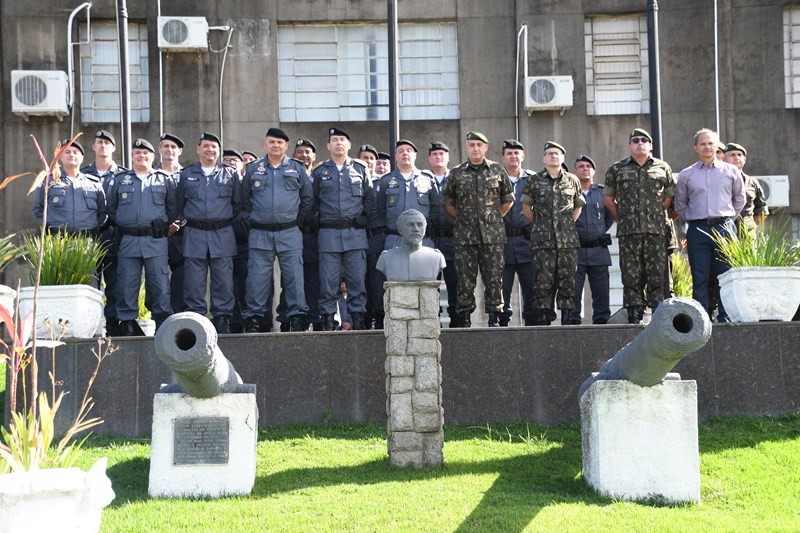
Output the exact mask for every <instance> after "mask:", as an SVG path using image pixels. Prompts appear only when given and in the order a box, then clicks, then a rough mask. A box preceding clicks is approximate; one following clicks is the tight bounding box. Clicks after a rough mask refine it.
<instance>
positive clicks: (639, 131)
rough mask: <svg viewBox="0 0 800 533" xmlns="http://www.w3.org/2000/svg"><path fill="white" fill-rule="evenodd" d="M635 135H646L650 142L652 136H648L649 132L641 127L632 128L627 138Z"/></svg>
mask: <svg viewBox="0 0 800 533" xmlns="http://www.w3.org/2000/svg"><path fill="white" fill-rule="evenodd" d="M637 136H641V137H647V139H648V140H649V141H650V142H653V138H652V137H651V136H650V134H649V133H648V132H647V130H643V129H642V128H633V129H632V130H631V133H630V135H628V139H630V138H631V137H637Z"/></svg>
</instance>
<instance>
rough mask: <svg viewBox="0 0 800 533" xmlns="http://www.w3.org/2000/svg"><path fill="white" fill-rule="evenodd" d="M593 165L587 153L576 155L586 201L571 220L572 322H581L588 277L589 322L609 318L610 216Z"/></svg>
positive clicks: (576, 172) (598, 322) (612, 220)
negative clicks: (574, 263) (574, 241)
mask: <svg viewBox="0 0 800 533" xmlns="http://www.w3.org/2000/svg"><path fill="white" fill-rule="evenodd" d="M595 170H596V167H595V165H594V160H592V158H591V157H589V156H588V155H580V156H578V159H576V160H575V175H576V176H578V179H579V180H580V182H581V193H582V194H583V198H584V200H585V201H586V205H585V206H584V207H583V209H582V210H581V214H580V216H579V217H578V218H577V220H575V228H576V229H577V230H578V238H579V239H580V243H581V247H580V248H578V270H577V272H576V274H575V308H574V309H573V310H572V323H573V324H580V323H581V307H582V304H583V285H584V283H585V282H586V278H587V277H588V278H589V287H591V289H592V324H607V323H608V319H609V318H611V308H610V306H609V279H608V267H609V266H611V253H610V252H609V251H608V247H609V246H610V245H611V235H609V234H608V233H606V232H607V231H608V230H609V228H611V225H612V224H614V218H613V217H612V216H611V212H610V211H609V210H608V209H606V205H605V200H604V198H603V186H602V185H598V184H596V183H594V181H593V180H594V173H595Z"/></svg>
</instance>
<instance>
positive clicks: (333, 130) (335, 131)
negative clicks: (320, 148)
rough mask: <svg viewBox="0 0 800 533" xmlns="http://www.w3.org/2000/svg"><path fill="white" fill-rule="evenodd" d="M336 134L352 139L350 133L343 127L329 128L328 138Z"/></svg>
mask: <svg viewBox="0 0 800 533" xmlns="http://www.w3.org/2000/svg"><path fill="white" fill-rule="evenodd" d="M334 135H341V136H342V137H347V140H348V141H349V140H350V134H349V133H347V132H346V131H344V130H343V129H341V128H330V129H329V130H328V138H329V139H330V138H331V137H333V136H334Z"/></svg>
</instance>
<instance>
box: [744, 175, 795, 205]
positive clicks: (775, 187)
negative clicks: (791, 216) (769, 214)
mask: <svg viewBox="0 0 800 533" xmlns="http://www.w3.org/2000/svg"><path fill="white" fill-rule="evenodd" d="M753 177H754V178H756V179H757V180H758V182H759V183H760V184H761V188H762V189H764V195H765V196H766V197H767V206H768V207H788V206H789V176H753Z"/></svg>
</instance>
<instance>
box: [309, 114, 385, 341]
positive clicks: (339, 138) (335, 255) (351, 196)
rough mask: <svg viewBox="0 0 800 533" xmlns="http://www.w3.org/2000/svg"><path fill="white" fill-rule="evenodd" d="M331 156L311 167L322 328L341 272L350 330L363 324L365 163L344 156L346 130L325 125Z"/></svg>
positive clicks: (368, 194)
mask: <svg viewBox="0 0 800 533" xmlns="http://www.w3.org/2000/svg"><path fill="white" fill-rule="evenodd" d="M327 146H328V151H329V152H330V155H331V157H330V159H328V160H327V161H325V162H324V163H322V164H321V165H319V166H318V167H317V168H315V169H314V171H313V172H312V173H311V174H312V182H313V186H314V211H315V212H316V213H317V214H318V217H319V228H320V229H319V241H318V242H319V279H320V301H319V305H320V312H321V313H322V321H323V327H324V329H325V330H326V331H334V330H335V329H336V324H335V320H334V314H335V313H336V300H337V294H336V293H337V290H338V288H339V278H340V272H341V271H342V270H344V278H345V280H346V282H347V288H348V290H349V292H348V298H347V308H348V311H349V312H350V315H351V317H352V319H353V329H354V330H359V329H364V327H365V326H364V313H365V312H366V302H367V295H366V290H365V289H364V280H365V278H366V267H367V247H368V243H367V232H366V229H365V228H366V221H367V217H366V213H367V211H368V209H369V208H370V205H371V203H372V202H373V198H372V187H370V184H369V170H368V169H367V167H366V165H365V164H363V163H360V162H358V161H356V160H354V159H352V158H351V157H349V156H348V152H349V151H350V147H351V144H350V135H349V134H348V133H347V132H346V131H344V130H343V129H340V128H330V129H329V130H328V145H327Z"/></svg>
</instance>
